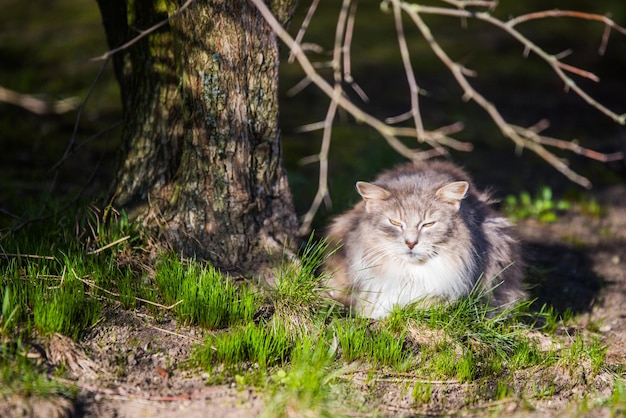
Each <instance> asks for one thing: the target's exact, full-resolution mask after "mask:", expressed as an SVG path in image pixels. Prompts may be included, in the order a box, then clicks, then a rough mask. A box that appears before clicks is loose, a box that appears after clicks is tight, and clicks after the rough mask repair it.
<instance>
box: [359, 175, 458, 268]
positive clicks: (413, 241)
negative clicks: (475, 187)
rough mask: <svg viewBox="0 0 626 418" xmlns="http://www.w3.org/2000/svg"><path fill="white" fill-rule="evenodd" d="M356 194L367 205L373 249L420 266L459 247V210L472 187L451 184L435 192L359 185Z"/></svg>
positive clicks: (432, 190) (440, 187)
mask: <svg viewBox="0 0 626 418" xmlns="http://www.w3.org/2000/svg"><path fill="white" fill-rule="evenodd" d="M356 188H357V191H358V192H359V194H360V195H361V197H363V200H364V201H365V211H366V213H367V215H366V216H367V222H368V224H369V229H371V230H372V232H375V234H374V235H372V236H371V237H370V239H373V240H377V241H376V242H375V245H374V246H373V247H376V248H377V250H378V251H381V252H382V253H384V254H382V253H381V254H380V255H377V256H376V257H383V256H395V257H398V258H399V259H401V260H403V261H408V262H411V263H416V264H421V263H424V262H426V261H428V259H430V258H431V257H434V256H436V255H437V254H438V253H440V252H441V251H443V250H446V249H450V247H454V246H455V245H458V243H451V240H452V237H453V236H454V235H455V234H456V233H457V232H458V228H459V227H460V226H461V222H460V219H459V213H458V212H459V209H460V207H461V203H462V200H463V199H464V198H465V197H466V195H467V192H468V189H469V183H468V182H466V181H454V182H448V183H446V184H444V185H441V186H438V187H434V188H419V187H413V185H404V186H403V187H387V186H380V185H376V184H372V183H366V182H357V184H356Z"/></svg>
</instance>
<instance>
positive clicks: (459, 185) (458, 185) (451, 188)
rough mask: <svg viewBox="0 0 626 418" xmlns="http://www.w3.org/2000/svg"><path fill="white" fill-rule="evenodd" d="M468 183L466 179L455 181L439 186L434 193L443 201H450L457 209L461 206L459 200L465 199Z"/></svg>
mask: <svg viewBox="0 0 626 418" xmlns="http://www.w3.org/2000/svg"><path fill="white" fill-rule="evenodd" d="M468 189H469V183H468V182H466V181H455V182H453V183H448V184H446V185H445V186H443V187H441V188H440V189H439V190H437V192H436V193H435V195H436V196H437V197H438V198H439V199H441V200H443V201H444V202H447V203H451V204H452V205H454V207H455V208H456V209H457V210H458V209H459V208H460V207H461V200H463V199H465V196H466V195H467V190H468Z"/></svg>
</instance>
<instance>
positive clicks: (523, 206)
mask: <svg viewBox="0 0 626 418" xmlns="http://www.w3.org/2000/svg"><path fill="white" fill-rule="evenodd" d="M569 209H570V203H569V202H567V201H565V200H555V199H554V197H553V195H552V190H551V189H550V188H549V187H542V188H541V189H540V190H539V192H537V194H536V195H535V197H534V198H533V197H531V195H530V194H529V193H528V192H521V193H520V194H519V196H515V195H509V196H507V197H506V199H505V201H504V212H505V213H506V215H507V216H508V217H509V218H511V219H512V220H514V221H518V220H522V219H536V220H538V221H539V222H545V223H550V222H555V221H556V220H557V218H558V215H559V214H560V213H562V212H564V211H567V210H569Z"/></svg>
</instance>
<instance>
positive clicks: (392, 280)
mask: <svg viewBox="0 0 626 418" xmlns="http://www.w3.org/2000/svg"><path fill="white" fill-rule="evenodd" d="M359 264H361V263H360V262H357V263H355V264H353V266H352V268H351V273H352V277H353V279H354V283H355V284H356V286H355V288H354V293H353V295H352V298H353V300H354V307H355V308H356V310H357V312H358V313H359V314H361V315H363V316H367V317H370V318H375V319H379V318H383V317H385V316H387V315H388V314H389V313H390V312H391V311H392V310H393V308H394V307H395V306H400V307H403V306H406V305H408V304H410V303H414V302H418V301H420V300H424V301H427V300H429V299H439V300H445V301H453V300H456V299H457V298H459V297H461V296H465V295H467V294H468V293H469V292H470V290H471V289H472V285H473V277H472V273H471V271H472V268H471V266H467V265H464V264H463V263H462V262H460V260H459V259H456V260H455V259H453V258H451V257H446V256H444V255H438V256H436V257H434V258H431V259H429V260H428V261H427V262H425V263H423V264H414V263H410V262H406V261H403V260H398V259H394V258H391V259H386V260H385V261H384V262H382V263H381V264H379V265H376V266H373V267H372V266H364V265H359Z"/></svg>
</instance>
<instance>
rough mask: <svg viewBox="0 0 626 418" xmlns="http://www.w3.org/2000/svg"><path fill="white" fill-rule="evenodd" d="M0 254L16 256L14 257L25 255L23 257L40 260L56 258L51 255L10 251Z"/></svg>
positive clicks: (7, 256)
mask: <svg viewBox="0 0 626 418" xmlns="http://www.w3.org/2000/svg"><path fill="white" fill-rule="evenodd" d="M2 255H3V256H4V257H6V258H9V257H16V258H21V257H25V258H39V259H42V260H56V258H55V257H52V256H50V255H36V254H12V253H4V252H3V253H2Z"/></svg>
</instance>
